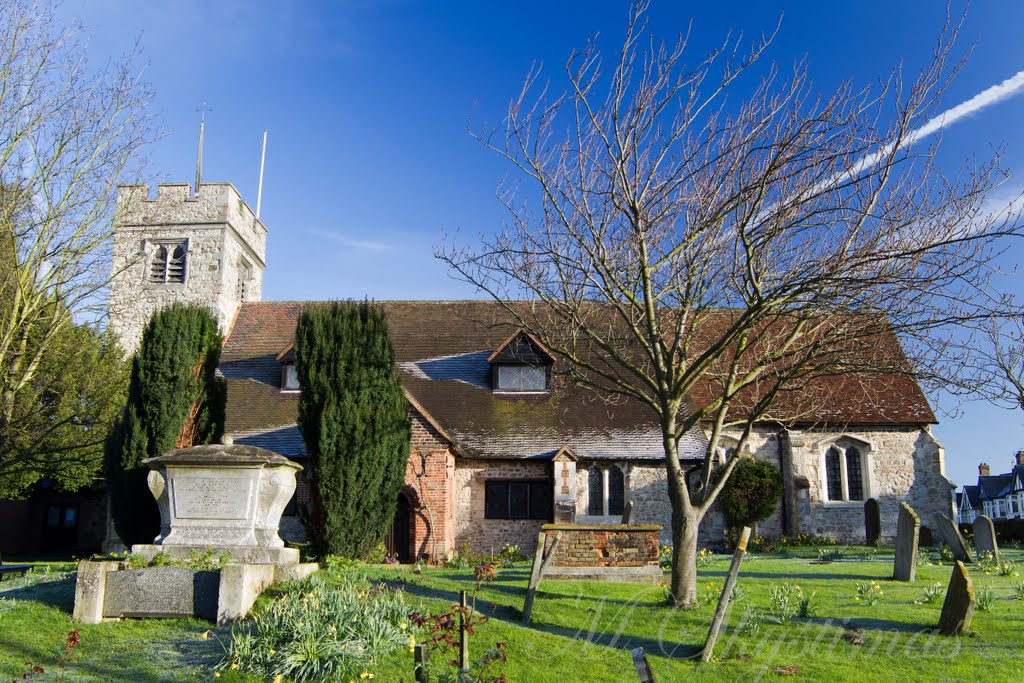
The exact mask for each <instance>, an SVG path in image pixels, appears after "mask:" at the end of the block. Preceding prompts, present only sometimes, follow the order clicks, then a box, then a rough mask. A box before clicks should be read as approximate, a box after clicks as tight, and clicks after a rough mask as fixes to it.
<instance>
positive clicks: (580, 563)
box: [543, 524, 661, 567]
mask: <svg viewBox="0 0 1024 683" xmlns="http://www.w3.org/2000/svg"><path fill="white" fill-rule="evenodd" d="M543 530H544V531H545V532H546V533H547V536H546V539H545V549H546V550H549V549H550V548H551V544H552V543H553V542H554V537H555V534H556V533H561V534H562V537H561V540H559V542H558V548H557V549H556V550H555V557H554V558H553V559H552V560H551V564H552V565H554V566H558V567H645V566H648V565H657V564H658V534H659V532H660V531H661V527H660V526H658V525H655V524H650V525H636V526H623V525H621V524H594V525H579V524H545V525H544V527H543Z"/></svg>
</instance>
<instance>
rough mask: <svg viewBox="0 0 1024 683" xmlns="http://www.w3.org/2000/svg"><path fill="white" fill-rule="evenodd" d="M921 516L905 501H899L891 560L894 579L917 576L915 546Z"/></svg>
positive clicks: (905, 579)
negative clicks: (893, 550)
mask: <svg viewBox="0 0 1024 683" xmlns="http://www.w3.org/2000/svg"><path fill="white" fill-rule="evenodd" d="M920 528H921V518H920V517H918V516H917V514H916V513H915V512H914V510H913V508H911V507H910V506H909V505H907V504H906V503H900V515H899V519H898V520H897V522H896V559H895V560H894V561H893V566H892V578H893V579H895V580H896V581H913V580H914V579H915V578H917V546H918V532H919V530H920Z"/></svg>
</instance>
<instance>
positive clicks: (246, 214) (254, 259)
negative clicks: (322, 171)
mask: <svg viewBox="0 0 1024 683" xmlns="http://www.w3.org/2000/svg"><path fill="white" fill-rule="evenodd" d="M148 194H149V187H148V186H146V185H125V186H121V187H119V188H118V198H117V217H116V230H115V237H114V252H113V264H112V273H114V278H113V280H112V281H111V284H110V298H109V307H110V328H111V330H112V331H114V332H116V333H117V334H118V336H119V338H120V339H121V345H122V346H123V347H124V348H125V350H126V351H128V352H129V353H130V352H133V351H134V350H135V349H136V348H138V343H139V339H140V338H141V336H142V330H143V329H144V328H145V325H146V323H147V322H148V321H149V318H150V317H151V316H152V314H153V312H154V311H156V310H158V309H160V308H162V307H163V306H167V305H169V304H171V303H173V302H180V303H189V304H199V305H201V306H206V307H207V308H209V309H210V310H211V311H212V312H213V313H214V315H215V316H216V318H217V322H218V323H219V325H220V328H221V330H222V331H225V330H227V329H228V327H229V326H230V324H231V320H232V318H233V317H234V314H235V310H236V309H237V308H238V303H239V301H240V298H239V295H238V281H239V273H240V266H241V263H242V260H243V259H244V260H245V261H246V262H248V264H249V266H250V267H249V277H248V278H247V279H246V280H245V286H244V289H245V296H244V300H245V301H259V300H260V297H261V296H262V289H263V269H264V268H265V264H266V239H267V230H266V228H265V227H264V226H263V224H262V223H260V222H259V221H257V220H256V218H255V216H254V215H253V212H252V210H251V209H250V208H249V207H248V205H246V203H245V202H244V201H243V200H242V198H241V195H239V193H238V191H237V190H236V189H235V188H234V186H232V185H231V184H230V183H203V184H202V185H201V186H200V188H199V193H198V194H196V195H192V193H191V187H190V186H189V185H187V184H162V185H160V186H159V187H158V189H157V196H156V198H154V199H150V198H149V197H148ZM169 239H175V240H177V239H184V240H187V241H188V256H187V260H186V275H185V282H183V283H159V284H151V283H150V282H149V281H148V275H149V261H150V259H151V258H152V256H153V253H154V252H155V251H156V249H157V248H158V247H159V241H160V240H169Z"/></svg>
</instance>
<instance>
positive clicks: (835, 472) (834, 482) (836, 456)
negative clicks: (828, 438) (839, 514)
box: [825, 446, 843, 500]
mask: <svg viewBox="0 0 1024 683" xmlns="http://www.w3.org/2000/svg"><path fill="white" fill-rule="evenodd" d="M842 457H843V456H842V454H841V453H840V452H839V449H838V448H836V447H835V446H832V448H830V449H828V453H826V454H825V478H826V479H827V480H828V499H829V500H842V499H843V474H842V472H843V470H842V465H840V460H842Z"/></svg>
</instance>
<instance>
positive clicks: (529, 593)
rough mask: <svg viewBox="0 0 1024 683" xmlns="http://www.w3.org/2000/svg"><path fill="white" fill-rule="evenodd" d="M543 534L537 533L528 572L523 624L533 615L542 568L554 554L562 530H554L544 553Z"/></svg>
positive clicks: (542, 573)
mask: <svg viewBox="0 0 1024 683" xmlns="http://www.w3.org/2000/svg"><path fill="white" fill-rule="evenodd" d="M544 536H545V534H544V532H541V533H539V534H537V553H536V554H535V555H534V556H533V571H532V572H531V573H530V583H529V584H527V586H526V601H525V602H524V603H523V623H524V624H529V623H530V619H531V618H532V617H533V598H534V596H535V595H536V594H537V586H538V585H539V584H540V578H541V576H543V575H544V570H545V569H547V568H548V564H550V563H551V559H552V558H553V557H554V556H555V550H557V549H558V542H559V541H560V540H562V532H561V531H558V532H556V533H555V538H554V540H553V541H551V549H550V550H548V552H547V553H546V554H545V553H544Z"/></svg>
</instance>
